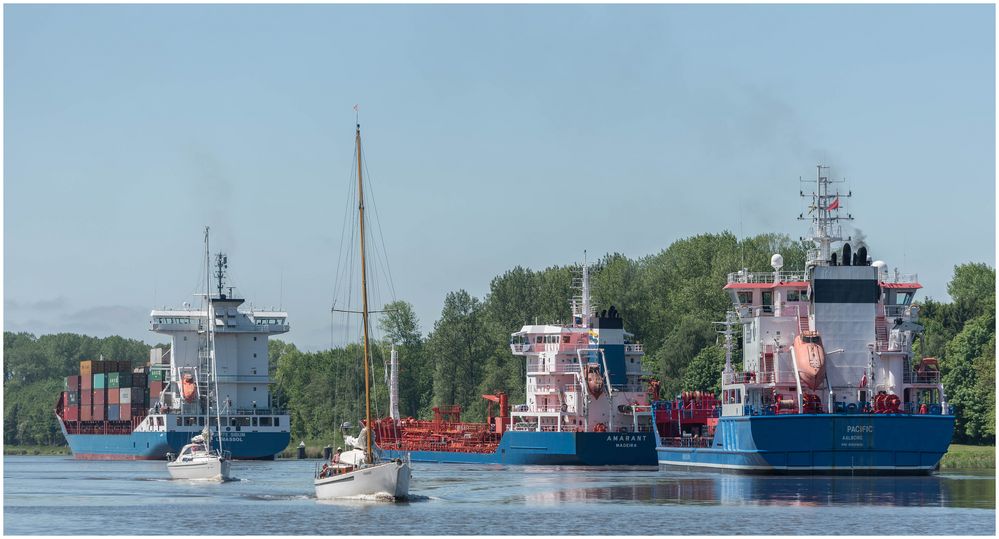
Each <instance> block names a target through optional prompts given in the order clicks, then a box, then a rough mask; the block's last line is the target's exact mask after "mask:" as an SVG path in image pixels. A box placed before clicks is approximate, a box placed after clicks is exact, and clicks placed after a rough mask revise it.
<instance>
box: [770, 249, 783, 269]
mask: <svg viewBox="0 0 999 539" xmlns="http://www.w3.org/2000/svg"><path fill="white" fill-rule="evenodd" d="M770 265H771V266H773V268H774V269H775V270H777V271H780V269H781V268H783V267H784V257H783V256H781V255H780V253H777V254H775V255H773V256H771V257H770Z"/></svg>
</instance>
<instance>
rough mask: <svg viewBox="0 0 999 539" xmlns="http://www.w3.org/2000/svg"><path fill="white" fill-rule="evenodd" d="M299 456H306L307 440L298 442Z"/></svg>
mask: <svg viewBox="0 0 999 539" xmlns="http://www.w3.org/2000/svg"><path fill="white" fill-rule="evenodd" d="M298 458H300V459H304V458H305V442H302V443H300V444H298Z"/></svg>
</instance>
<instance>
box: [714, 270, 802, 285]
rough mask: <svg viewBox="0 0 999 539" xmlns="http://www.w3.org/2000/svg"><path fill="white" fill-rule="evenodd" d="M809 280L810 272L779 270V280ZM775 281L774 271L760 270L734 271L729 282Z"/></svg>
mask: <svg viewBox="0 0 999 539" xmlns="http://www.w3.org/2000/svg"><path fill="white" fill-rule="evenodd" d="M807 280H808V274H807V273H805V272H803V271H781V272H777V282H778V283H787V282H802V281H807ZM773 282H774V272H772V271H760V272H743V271H734V272H732V273H729V274H728V284H735V283H738V284H763V283H773Z"/></svg>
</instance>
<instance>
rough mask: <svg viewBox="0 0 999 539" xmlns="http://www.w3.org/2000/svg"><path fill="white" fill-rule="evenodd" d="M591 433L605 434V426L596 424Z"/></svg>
mask: <svg viewBox="0 0 999 539" xmlns="http://www.w3.org/2000/svg"><path fill="white" fill-rule="evenodd" d="M593 432H607V425H604V424H603V423H597V425H596V426H595V427H593Z"/></svg>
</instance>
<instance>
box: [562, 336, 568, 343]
mask: <svg viewBox="0 0 999 539" xmlns="http://www.w3.org/2000/svg"><path fill="white" fill-rule="evenodd" d="M562 344H569V336H568V335H563V336H562Z"/></svg>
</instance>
